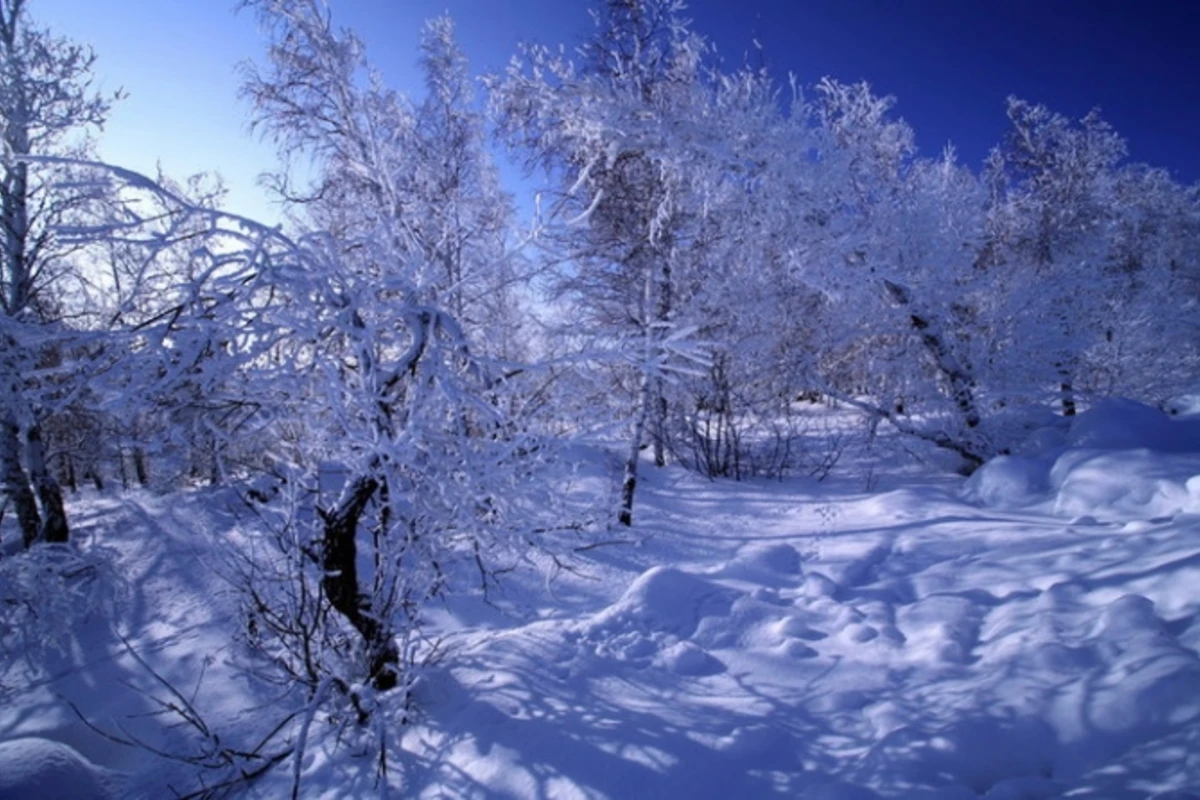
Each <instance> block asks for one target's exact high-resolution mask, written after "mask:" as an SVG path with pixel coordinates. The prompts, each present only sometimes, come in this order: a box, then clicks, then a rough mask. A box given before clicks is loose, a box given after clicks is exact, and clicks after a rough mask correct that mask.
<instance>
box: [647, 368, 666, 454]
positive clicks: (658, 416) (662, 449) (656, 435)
mask: <svg viewBox="0 0 1200 800" xmlns="http://www.w3.org/2000/svg"><path fill="white" fill-rule="evenodd" d="M665 388H666V387H665V386H664V382H663V379H662V378H656V379H655V380H654V425H653V432H652V434H651V435H652V438H653V439H654V466H656V467H664V466H666V464H667V453H666V440H667V413H668V411H669V409H668V407H667V395H666V391H665Z"/></svg>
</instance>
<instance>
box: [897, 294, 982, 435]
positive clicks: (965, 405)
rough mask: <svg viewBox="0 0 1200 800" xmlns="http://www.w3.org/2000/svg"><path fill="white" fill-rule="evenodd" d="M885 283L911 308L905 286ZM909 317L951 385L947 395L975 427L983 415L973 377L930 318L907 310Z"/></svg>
mask: <svg viewBox="0 0 1200 800" xmlns="http://www.w3.org/2000/svg"><path fill="white" fill-rule="evenodd" d="M884 284H885V286H886V287H887V290H888V293H889V294H890V295H891V297H892V299H893V300H895V301H896V303H897V304H899V305H901V306H904V307H909V308H911V306H912V295H911V293H910V292H909V290H908V289H907V288H905V287H904V286H901V285H899V284H896V283H892V282H891V281H884ZM909 321H910V322H911V323H912V327H913V330H915V331H916V332H917V334H918V335H919V336H920V337H921V344H923V345H924V346H925V351H926V352H927V353H929V356H930V358H931V359H932V360H933V364H934V366H935V367H937V370H938V372H940V373H941V374H942V377H943V378H945V380H946V382H947V383H948V384H949V385H950V397H951V399H953V400H954V404H955V405H956V406H958V410H959V412H960V413H961V414H962V417H963V422H964V423H966V426H967V428H968V429H970V430H974V429H975V428H978V427H979V423H980V422H981V421H982V418H981V416H980V413H979V406H978V405H977V404H976V402H975V379H974V378H973V377H971V374H970V372H968V371H967V369H965V368H964V367H963V365H962V364H960V363H959V362H958V359H956V358H955V357H954V354H953V352H951V350H950V347H949V346H948V345H947V344H946V341H945V339H944V337H943V336H942V334H941V332H940V331H939V330H938V329H937V328H936V327H935V326H934V325H933V323H932V321H931V320H930V319H929V318H927V317H925V316H923V315H921V314H918V313H916V312H915V311H912V312H910V313H909Z"/></svg>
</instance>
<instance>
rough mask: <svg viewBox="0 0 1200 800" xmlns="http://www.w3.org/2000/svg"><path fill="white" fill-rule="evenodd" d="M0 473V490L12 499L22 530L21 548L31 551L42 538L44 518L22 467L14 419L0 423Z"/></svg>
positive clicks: (18, 431) (17, 432)
mask: <svg viewBox="0 0 1200 800" xmlns="http://www.w3.org/2000/svg"><path fill="white" fill-rule="evenodd" d="M0 469H2V470H3V473H0V487H2V488H3V489H4V493H5V494H7V495H8V496H9V497H10V498H12V503H13V508H14V509H15V511H16V513H17V524H18V525H19V526H20V528H21V541H22V544H23V545H24V546H25V547H26V548H29V547H31V546H33V543H34V542H36V541H37V540H38V536H40V535H41V531H42V517H41V514H39V513H38V507H37V499H36V497H35V496H34V494H33V489H32V487H31V486H30V484H29V476H28V475H26V474H25V469H24V467H22V466H21V436H20V428H18V427H17V424H16V423H15V422H13V421H12V419H11V418H9V419H3V420H0Z"/></svg>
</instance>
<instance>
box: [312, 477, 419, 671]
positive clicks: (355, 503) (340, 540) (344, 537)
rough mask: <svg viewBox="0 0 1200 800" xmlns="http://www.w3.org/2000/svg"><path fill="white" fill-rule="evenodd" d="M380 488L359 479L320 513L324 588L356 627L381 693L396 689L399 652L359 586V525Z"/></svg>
mask: <svg viewBox="0 0 1200 800" xmlns="http://www.w3.org/2000/svg"><path fill="white" fill-rule="evenodd" d="M378 489H379V481H377V480H375V479H374V478H359V479H358V480H357V481H355V482H354V485H353V487H352V488H351V489H350V491H349V493H348V494H347V496H346V499H345V500H344V501H342V504H341V506H340V507H339V508H338V509H337V510H335V511H333V512H324V511H322V512H321V517H322V519H323V520H324V523H325V536H324V562H323V564H322V566H323V567H324V569H325V575H324V577H323V578H322V579H321V588H322V590H323V591H324V592H325V596H326V597H327V598H328V599H329V603H330V605H332V606H333V607H334V609H335V610H337V612H338V613H339V614H341V615H342V616H343V617H345V618H346V620H347V621H348V622H349V623H350V624H351V625H352V626H354V629H355V630H356V631H358V633H359V635H361V636H362V638H363V641H364V643H365V644H366V646H367V658H368V660H369V669H370V675H371V683H372V684H373V685H374V686H375V688H376V689H378V690H379V691H381V692H383V691H387V690H389V689H394V688H396V684H397V682H398V678H399V674H398V673H399V667H400V653H399V651H398V650H397V649H396V645H395V643H394V642H393V641H392V634H391V630H390V629H389V627H388V626H387V624H386V623H384V622H383V621H382V620H380V619H379V617H378V615H377V614H375V613H374V610H373V609H372V608H371V598H370V596H369V595H367V594H365V593H364V592H362V591H360V589H359V585H358V560H357V559H358V542H357V537H358V523H359V520H360V519H361V518H362V515H363V512H364V511H365V510H366V508H367V504H368V503H370V502H371V498H372V497H374V496H375V492H376V491H378Z"/></svg>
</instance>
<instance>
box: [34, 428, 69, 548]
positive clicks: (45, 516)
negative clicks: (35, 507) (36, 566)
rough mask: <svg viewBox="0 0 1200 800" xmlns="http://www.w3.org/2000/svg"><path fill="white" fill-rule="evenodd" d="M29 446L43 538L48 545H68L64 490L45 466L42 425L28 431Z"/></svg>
mask: <svg viewBox="0 0 1200 800" xmlns="http://www.w3.org/2000/svg"><path fill="white" fill-rule="evenodd" d="M26 447H27V448H28V449H27V452H28V453H29V477H30V479H31V480H32V481H33V487H34V489H35V490H36V491H37V498H38V502H39V503H40V504H41V506H42V530H41V536H42V539H44V540H45V541H47V542H56V543H62V542H66V541H68V540H69V539H70V528H69V527H68V526H67V511H66V509H65V508H64V507H63V496H62V488H61V487H60V486H59V485H58V481H56V480H55V479H54V476H53V475H52V474H50V469H49V467H48V466H47V465H46V444H45V442H44V441H43V440H42V428H41V426H40V425H34V426H33V427H32V428H30V429H29V435H28V436H27V437H26Z"/></svg>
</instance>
